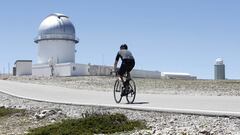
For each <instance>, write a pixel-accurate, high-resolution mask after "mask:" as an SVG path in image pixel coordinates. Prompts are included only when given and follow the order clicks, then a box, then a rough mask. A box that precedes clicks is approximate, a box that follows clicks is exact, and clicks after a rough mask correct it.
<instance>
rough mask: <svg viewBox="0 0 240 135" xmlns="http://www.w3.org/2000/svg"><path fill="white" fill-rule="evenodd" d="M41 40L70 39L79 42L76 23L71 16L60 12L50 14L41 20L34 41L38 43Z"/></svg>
mask: <svg viewBox="0 0 240 135" xmlns="http://www.w3.org/2000/svg"><path fill="white" fill-rule="evenodd" d="M41 40H70V41H74V42H75V43H78V38H76V36H75V28H74V25H73V24H72V22H71V21H70V20H69V17H68V16H66V15H64V14H59V13H54V14H50V15H49V16H47V17H46V18H45V19H44V20H43V21H42V22H41V24H40V26H39V29H38V36H37V37H36V38H35V40H34V42H35V43H38V42H39V41H41Z"/></svg>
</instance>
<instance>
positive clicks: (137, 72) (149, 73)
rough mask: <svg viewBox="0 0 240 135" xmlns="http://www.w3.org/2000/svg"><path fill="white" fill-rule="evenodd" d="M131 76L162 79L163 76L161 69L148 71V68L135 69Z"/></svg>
mask: <svg viewBox="0 0 240 135" xmlns="http://www.w3.org/2000/svg"><path fill="white" fill-rule="evenodd" d="M131 76H132V77H137V78H154V79H160V78H161V72H159V71H147V70H139V69H134V70H133V71H132V72H131Z"/></svg>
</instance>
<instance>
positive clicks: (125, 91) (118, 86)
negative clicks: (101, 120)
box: [113, 73, 136, 104]
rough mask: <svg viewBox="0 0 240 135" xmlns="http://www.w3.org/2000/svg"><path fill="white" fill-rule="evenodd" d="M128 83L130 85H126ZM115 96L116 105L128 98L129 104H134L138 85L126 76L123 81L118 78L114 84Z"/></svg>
mask: <svg viewBox="0 0 240 135" xmlns="http://www.w3.org/2000/svg"><path fill="white" fill-rule="evenodd" d="M116 75H117V73H116ZM129 76H130V75H129ZM127 81H128V82H129V83H126V82H127ZM113 95H114V100H115V102H116V103H120V102H121V100H122V98H123V97H124V96H126V100H127V102H128V103H129V104H132V103H133V102H134V100H135V98H136V85H135V82H134V80H133V79H132V78H131V77H128V76H127V75H126V74H125V75H124V76H123V80H121V79H119V78H118V79H117V80H116V81H115V84H114V90H113Z"/></svg>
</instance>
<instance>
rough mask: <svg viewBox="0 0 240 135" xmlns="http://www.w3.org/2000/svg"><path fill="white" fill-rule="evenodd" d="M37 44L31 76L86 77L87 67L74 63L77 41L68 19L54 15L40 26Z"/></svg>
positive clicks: (57, 14)
mask: <svg viewBox="0 0 240 135" xmlns="http://www.w3.org/2000/svg"><path fill="white" fill-rule="evenodd" d="M34 42H35V43H37V48H38V55H37V64H35V65H33V68H32V72H33V75H41V76H49V75H52V76H75V75H87V74H88V67H87V66H86V65H83V64H76V63H75V53H76V50H75V45H76V44H77V43H78V42H79V39H78V38H77V37H76V35H75V28H74V25H73V24H72V22H71V21H70V20H69V17H68V16H66V15H64V14H59V13H54V14H50V15H49V16H47V17H46V18H45V19H44V20H43V21H42V22H41V24H40V26H39V29H38V35H37V37H36V38H35V39H34Z"/></svg>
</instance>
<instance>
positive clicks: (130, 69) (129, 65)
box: [126, 60, 135, 85]
mask: <svg viewBox="0 0 240 135" xmlns="http://www.w3.org/2000/svg"><path fill="white" fill-rule="evenodd" d="M134 66H135V61H134V60H129V61H128V63H127V68H126V69H127V79H126V84H127V85H128V84H129V81H130V80H131V74H130V72H131V71H132V69H133V68H134Z"/></svg>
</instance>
